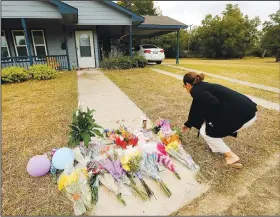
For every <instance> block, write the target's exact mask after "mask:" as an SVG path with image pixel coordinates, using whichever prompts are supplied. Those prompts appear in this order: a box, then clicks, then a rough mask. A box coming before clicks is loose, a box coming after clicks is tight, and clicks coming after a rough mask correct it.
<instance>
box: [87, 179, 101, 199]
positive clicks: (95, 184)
mask: <svg viewBox="0 0 280 217" xmlns="http://www.w3.org/2000/svg"><path fill="white" fill-rule="evenodd" d="M89 185H90V189H91V195H92V203H93V204H96V203H97V202H98V188H99V175H98V174H94V175H92V176H91V177H90V181H89Z"/></svg>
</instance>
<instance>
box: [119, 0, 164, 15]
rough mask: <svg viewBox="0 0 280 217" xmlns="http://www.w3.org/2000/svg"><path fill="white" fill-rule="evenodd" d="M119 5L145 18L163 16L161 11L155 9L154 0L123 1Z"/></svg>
mask: <svg viewBox="0 0 280 217" xmlns="http://www.w3.org/2000/svg"><path fill="white" fill-rule="evenodd" d="M118 4H119V5H121V6H123V7H125V8H127V9H129V10H131V11H133V12H134V13H136V14H138V15H143V16H146V15H150V16H159V15H161V11H160V9H159V8H157V7H155V5H154V1H152V0H123V1H118Z"/></svg>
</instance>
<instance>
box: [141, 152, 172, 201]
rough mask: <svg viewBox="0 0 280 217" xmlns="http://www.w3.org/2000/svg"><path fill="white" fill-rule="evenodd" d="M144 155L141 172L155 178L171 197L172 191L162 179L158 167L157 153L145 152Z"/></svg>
mask: <svg viewBox="0 0 280 217" xmlns="http://www.w3.org/2000/svg"><path fill="white" fill-rule="evenodd" d="M142 156H143V157H142V158H143V160H142V165H141V172H142V173H143V174H144V175H147V176H149V177H151V178H152V179H155V180H156V181H157V182H158V183H159V184H160V187H161V188H162V189H163V191H164V192H165V194H166V195H167V197H170V196H171V194H172V193H171V191H170V190H169V189H168V187H167V185H166V184H165V183H164V182H163V181H162V179H161V178H160V176H159V172H158V167H157V154H156V153H153V154H147V153H145V152H143V154H142Z"/></svg>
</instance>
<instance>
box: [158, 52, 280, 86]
mask: <svg viewBox="0 0 280 217" xmlns="http://www.w3.org/2000/svg"><path fill="white" fill-rule="evenodd" d="M164 63H170V64H175V60H174V59H166V60H164ZM180 65H182V66H184V67H187V68H191V69H197V70H201V71H205V72H209V73H214V74H218V75H223V76H228V77H231V78H236V79H239V80H244V81H249V82H253V83H257V84H264V85H267V86H272V87H278V88H279V85H280V83H279V82H280V64H279V63H276V62H275V58H263V59H261V58H249V57H248V58H244V59H232V60H213V59H195V58H184V59H180Z"/></svg>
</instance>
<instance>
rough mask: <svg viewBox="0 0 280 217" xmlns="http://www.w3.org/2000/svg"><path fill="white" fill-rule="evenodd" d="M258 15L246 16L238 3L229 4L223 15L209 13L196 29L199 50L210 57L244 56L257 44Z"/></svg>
mask: <svg viewBox="0 0 280 217" xmlns="http://www.w3.org/2000/svg"><path fill="white" fill-rule="evenodd" d="M259 24H260V20H259V18H258V17H255V18H253V19H249V18H248V16H244V15H243V14H242V13H241V11H240V9H239V7H238V5H232V4H228V5H227V6H226V9H225V10H224V11H223V12H222V16H215V17H213V16H212V15H210V14H209V15H207V16H206V17H205V19H204V20H203V21H202V26H200V27H198V29H197V31H196V36H195V37H196V40H198V41H199V51H200V53H201V54H202V56H204V57H210V58H242V57H244V56H245V55H246V54H247V53H248V51H249V50H250V49H252V47H253V46H254V45H255V44H256V42H257V40H258V37H257V32H258V30H257V26H258V25H259Z"/></svg>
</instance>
